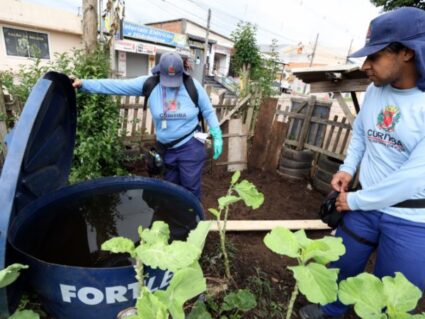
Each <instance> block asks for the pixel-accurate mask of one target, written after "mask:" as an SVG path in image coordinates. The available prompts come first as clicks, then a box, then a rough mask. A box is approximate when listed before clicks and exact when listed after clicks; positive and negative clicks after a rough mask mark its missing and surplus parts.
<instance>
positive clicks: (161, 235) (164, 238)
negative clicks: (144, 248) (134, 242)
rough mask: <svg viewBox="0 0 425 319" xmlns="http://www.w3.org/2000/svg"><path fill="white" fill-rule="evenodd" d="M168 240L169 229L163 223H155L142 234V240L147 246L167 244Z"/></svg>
mask: <svg viewBox="0 0 425 319" xmlns="http://www.w3.org/2000/svg"><path fill="white" fill-rule="evenodd" d="M169 239H170V228H169V227H168V225H167V224H166V223H164V222H163V221H156V222H154V223H153V224H152V226H151V227H150V228H149V229H145V230H144V231H143V232H142V240H143V241H144V242H145V243H146V244H148V245H153V244H158V243H163V244H168V240H169Z"/></svg>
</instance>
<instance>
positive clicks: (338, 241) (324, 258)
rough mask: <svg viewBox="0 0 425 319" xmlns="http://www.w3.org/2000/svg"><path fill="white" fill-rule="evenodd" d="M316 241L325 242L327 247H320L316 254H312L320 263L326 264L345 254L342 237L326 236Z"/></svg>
mask: <svg viewBox="0 0 425 319" xmlns="http://www.w3.org/2000/svg"><path fill="white" fill-rule="evenodd" d="M314 242H318V243H324V244H325V245H326V248H325V249H323V250H321V249H319V250H318V251H316V252H315V254H314V256H311V258H314V260H315V261H316V262H317V263H319V264H322V265H326V264H328V263H329V262H331V261H336V260H338V259H339V258H340V257H341V256H342V255H344V254H345V246H344V244H343V243H342V238H340V237H332V236H325V237H323V238H321V239H316V240H314Z"/></svg>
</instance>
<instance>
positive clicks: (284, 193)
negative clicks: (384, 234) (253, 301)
mask: <svg viewBox="0 0 425 319" xmlns="http://www.w3.org/2000/svg"><path fill="white" fill-rule="evenodd" d="M133 173H138V175H143V172H142V171H139V170H136V171H133ZM232 174H233V173H230V172H226V171H225V170H224V169H214V170H213V172H211V170H207V171H206V172H205V173H204V174H203V179H202V204H203V207H204V209H205V213H206V218H207V219H212V216H211V215H209V213H208V212H207V209H208V208H216V207H217V206H218V203H217V199H218V198H219V197H221V196H225V194H226V192H227V189H228V187H229V183H230V179H231V176H232ZM241 179H247V180H248V181H250V182H252V183H253V184H254V185H256V187H257V188H258V190H259V191H260V192H262V193H263V194H264V203H263V205H262V206H261V207H260V208H258V209H256V210H253V209H250V208H247V207H246V206H245V205H244V204H243V203H236V204H234V205H233V206H231V210H230V213H229V215H230V217H229V219H231V220H241V219H244V220H294V219H317V218H318V210H319V207H320V205H321V203H322V201H323V199H324V196H323V195H322V194H321V193H319V192H317V191H315V190H313V189H312V187H311V185H310V183H309V182H308V181H292V180H287V179H284V178H283V177H281V176H280V175H278V174H277V173H266V172H262V171H260V170H253V171H250V170H246V171H243V172H242V176H241ZM329 234H330V231H318V230H311V231H307V236H308V237H309V238H321V237H323V236H325V235H329ZM265 235H266V232H229V233H228V239H229V247H228V250H229V251H230V254H229V255H230V258H231V261H232V273H233V274H234V279H235V282H236V285H237V287H238V288H241V289H242V288H249V289H250V290H251V291H252V292H254V294H255V295H256V296H257V302H258V306H257V308H256V309H255V310H253V311H251V312H249V313H247V314H245V315H244V316H243V318H285V314H286V306H287V304H288V301H289V299H290V296H291V293H292V289H293V287H294V279H293V277H292V273H291V272H290V271H289V270H287V269H286V267H287V266H288V265H291V264H293V261H292V260H291V259H289V258H286V257H283V256H279V255H277V254H274V253H273V252H271V251H270V250H268V249H267V248H266V246H265V245H264V244H263V238H264V236H265ZM218 246H219V238H218V234H215V233H211V234H210V235H209V237H208V240H207V244H206V247H205V251H204V254H203V257H202V266H203V269H204V272H205V276H206V277H207V279H215V278H220V277H223V274H224V271H223V268H222V261H221V257H220V253H219V247H218ZM372 267H373V260H372V261H371V262H370V264H369V266H368V268H370V269H371V268H372ZM305 304H307V300H306V299H305V298H304V297H303V296H302V295H301V294H300V295H298V298H297V301H296V303H295V307H294V309H295V310H294V312H293V316H292V318H299V316H298V309H299V308H300V307H302V306H303V305H305ZM424 309H425V302H424V300H422V301H421V303H420V310H422V311H423V310H424ZM345 318H347V319H353V318H357V316H356V315H355V314H354V312H353V311H352V310H350V311H349V312H348V314H347V315H346V316H345Z"/></svg>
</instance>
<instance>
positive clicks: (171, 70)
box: [73, 52, 223, 199]
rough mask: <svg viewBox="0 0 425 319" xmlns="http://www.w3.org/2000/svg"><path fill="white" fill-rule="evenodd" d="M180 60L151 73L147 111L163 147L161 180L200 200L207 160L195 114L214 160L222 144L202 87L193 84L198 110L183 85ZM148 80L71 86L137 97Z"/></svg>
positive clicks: (163, 61) (170, 56)
mask: <svg viewBox="0 0 425 319" xmlns="http://www.w3.org/2000/svg"><path fill="white" fill-rule="evenodd" d="M184 72H185V70H184V66H183V60H182V58H181V57H180V55H178V54H177V53H175V52H170V53H164V54H162V55H161V58H160V61H159V63H158V64H157V65H156V66H155V67H154V68H153V69H152V73H153V74H159V85H156V86H155V87H154V88H153V90H152V92H151V94H150V96H149V108H150V110H151V113H152V117H153V120H154V123H155V128H156V138H157V141H158V142H159V143H160V144H161V146H162V147H164V148H165V149H166V150H165V153H164V154H163V156H164V164H165V168H166V170H165V174H164V178H165V179H166V180H167V181H169V182H172V183H175V184H178V185H181V186H183V187H185V188H186V189H188V190H189V191H191V192H192V193H193V194H194V195H195V196H196V197H197V198H198V199H201V175H202V168H203V166H204V163H205V159H206V151H205V147H204V144H203V142H204V141H202V136H200V137H198V138H195V137H194V135H195V134H196V132H197V130H198V128H199V125H198V124H199V119H198V114H199V112H202V115H203V118H205V120H206V121H207V124H208V127H209V129H210V133H211V136H212V138H213V143H214V156H213V157H214V159H217V158H218V157H219V156H220V155H221V152H222V147H223V140H222V134H221V130H220V126H219V123H218V119H217V115H216V113H215V110H214V108H213V107H212V105H211V101H210V99H209V97H208V95H207V93H206V92H205V90H204V88H203V87H202V85H201V84H200V83H199V82H197V81H196V80H193V82H194V85H195V88H196V92H197V96H198V101H197V102H198V107H197V106H196V105H195V103H194V101H193V100H192V98H191V96H190V95H189V92H188V90H187V89H186V87H185V85H183V77H184ZM148 78H149V76H140V77H137V78H134V79H128V80H112V79H102V80H79V79H75V80H74V82H73V85H74V87H75V88H78V89H80V90H81V91H82V92H87V93H102V94H114V95H128V96H139V95H141V94H142V88H143V85H144V84H145V81H146V80H147V79H148Z"/></svg>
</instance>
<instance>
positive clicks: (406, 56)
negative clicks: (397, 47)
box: [403, 48, 415, 62]
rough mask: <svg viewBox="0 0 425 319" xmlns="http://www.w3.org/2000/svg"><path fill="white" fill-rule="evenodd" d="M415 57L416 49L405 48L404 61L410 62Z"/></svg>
mask: <svg viewBox="0 0 425 319" xmlns="http://www.w3.org/2000/svg"><path fill="white" fill-rule="evenodd" d="M414 58H415V51H413V50H411V49H409V48H406V49H405V50H403V60H404V62H409V61H411V60H413V59H414Z"/></svg>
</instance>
